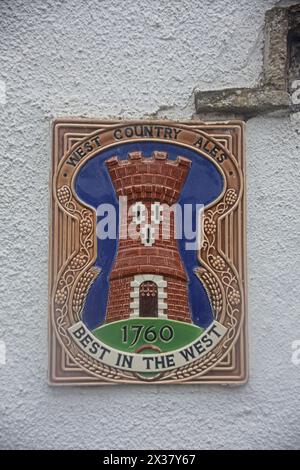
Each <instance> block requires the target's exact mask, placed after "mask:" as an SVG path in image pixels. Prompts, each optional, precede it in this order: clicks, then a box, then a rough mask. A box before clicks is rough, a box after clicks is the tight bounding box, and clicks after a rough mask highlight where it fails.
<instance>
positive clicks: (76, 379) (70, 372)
mask: <svg viewBox="0 0 300 470" xmlns="http://www.w3.org/2000/svg"><path fill="white" fill-rule="evenodd" d="M142 122H143V123H148V124H163V125H167V124H170V125H178V126H180V125H184V126H188V127H191V128H195V129H197V130H201V131H204V132H206V133H207V134H210V133H213V134H212V136H213V137H214V138H215V139H216V140H218V141H219V142H221V143H222V144H223V145H224V144H225V143H227V145H226V147H227V150H229V151H233V153H235V157H237V158H238V160H239V161H240V163H241V166H242V171H243V175H244V180H245V168H244V142H243V131H244V124H243V123H242V122H240V121H229V122H226V123H215V122H214V123H206V124H205V123H203V122H196V121H189V122H180V123H179V122H174V121H154V120H147V121H146V120H144V121H123V122H120V121H98V120H92V119H69V118H68V119H58V120H56V121H55V122H54V123H53V158H52V173H51V182H52V178H53V174H54V172H55V169H54V167H53V165H55V164H56V163H58V162H56V161H55V159H56V158H57V159H59V158H60V159H61V158H62V156H63V154H64V153H65V150H69V149H70V146H69V139H70V140H71V139H74V140H75V141H78V140H81V138H84V137H86V136H87V135H88V134H90V133H92V132H93V131H96V130H98V129H101V128H102V129H103V128H106V127H110V126H114V125H124V124H127V125H132V124H134V123H142ZM77 129H78V132H77ZM70 131H72V132H70ZM79 131H80V132H79ZM61 134H62V135H61ZM61 138H63V140H61ZM78 138H79V139H78ZM234 138H235V140H238V141H239V146H240V148H239V149H238V152H237V153H236V152H235V150H236V149H233V146H234V145H235V147H236V145H237V142H235V144H233V139H234ZM59 139H60V140H59ZM74 140H73V141H74ZM62 143H64V145H62ZM65 146H66V147H65ZM71 146H72V145H71ZM50 184H51V185H52V183H50ZM51 187H52V186H51ZM51 193H52V191H51ZM241 204H242V206H241V210H242V214H240V218H241V217H242V220H240V224H241V225H242V227H240V228H242V229H243V230H242V232H243V233H242V235H243V247H242V257H243V260H242V261H243V272H242V278H243V285H244V289H243V290H244V295H245V310H246V288H245V286H246V259H245V258H246V246H245V242H246V240H245V218H246V213H245V191H244V192H243V201H242V202H241ZM54 209H55V201H53V197H52V196H51V208H50V211H51V219H52V215H53V214H52V213H53V210H54ZM51 227H52V230H50V246H49V278H50V283H49V291H50V295H51V291H52V285H53V281H54V279H53V272H52V269H51V268H52V267H53V264H52V262H53V255H54V254H55V253H54V251H53V249H52V244H53V239H54V235H53V224H52V223H51ZM49 297H50V296H49ZM49 307H50V306H49ZM50 308H51V307H50ZM49 348H50V352H49V381H50V383H51V384H53V385H66V384H78V385H79V384H81V385H88V384H96V385H97V384H108V383H111V382H107V381H101V380H99V379H98V378H95V377H92V376H90V375H88V374H86V373H85V372H84V371H82V369H81V368H80V367H78V366H77V365H76V364H74V362H73V361H72V359H70V357H68V356H67V355H66V354H65V352H64V350H63V349H60V345H59V343H58V342H57V338H56V337H55V336H53V328H52V324H51V322H49ZM246 351H247V337H246V320H244V323H243V327H242V330H241V332H240V334H239V337H238V341H237V343H236V344H235V347H234V348H233V349H232V350H230V351H229V352H228V355H227V356H226V358H225V359H224V360H223V361H220V362H219V363H218V364H217V365H216V366H215V367H214V368H213V369H211V370H210V371H209V372H207V373H206V374H205V375H202V376H200V377H198V378H195V379H192V380H185V381H184V382H183V383H192V384H195V383H227V384H229V383H235V384H241V383H245V381H247V376H248V364H247V357H246ZM56 355H57V356H58V359H57V358H55V357H54V356H56ZM222 363H223V364H224V366H223V367H222ZM123 383H124V382H123ZM134 383H136V382H134ZM141 383H142V384H145V382H144V381H141ZM146 383H147V382H146ZM152 383H153V382H152ZM154 383H155V384H159V382H154ZM164 383H165V382H164ZM175 383H181V382H180V381H179V382H175Z"/></svg>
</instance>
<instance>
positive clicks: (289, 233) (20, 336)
mask: <svg viewBox="0 0 300 470" xmlns="http://www.w3.org/2000/svg"><path fill="white" fill-rule="evenodd" d="M275 3H276V2H275V1H273V0H265V1H263V0H252V1H251V2H249V0H216V1H214V2H212V1H210V0H205V1H199V0H151V1H146V0H144V1H135V0H129V1H126V2H125V1H117V0H114V1H113V0H110V1H109V0H105V1H96V0H88V1H86V0H66V1H62V0H61V1H59V0H57V1H55V0H47V1H43V0H32V1H25V0H23V1H21V0H1V2H0V63H1V67H0V79H1V80H2V82H0V84H2V85H1V87H2V88H1V90H2V94H1V96H0V98H1V99H0V121H1V124H0V149H1V154H0V162H1V170H0V178H1V182H0V191H1V196H0V219H1V232H0V254H1V259H0V266H1V275H0V289H1V291H0V292H1V296H0V301H1V305H0V342H1V341H2V342H3V341H5V345H6V351H7V358H6V365H3V364H1V363H0V413H1V415H0V447H1V448H14V447H17V448H43V447H46V448H57V447H59V448H78V447H79V448H149V447H150V448H165V447H168V448H173V449H176V448H216V447H217V448H228V447H229V448H251V449H253V448H268V447H271V448H295V447H299V446H300V424H299V423H300V411H299V392H300V365H299V366H296V365H293V364H292V362H291V355H292V349H291V343H292V341H293V340H295V339H300V308H299V307H300V294H299V278H300V276H299V274H300V272H299V261H300V259H299V232H300V225H299V218H300V211H299V146H300V137H299V134H300V125H298V128H297V126H296V125H295V124H294V125H292V124H291V123H290V121H289V119H288V118H284V119H283V118H271V117H264V118H262V117H260V118H254V119H251V120H249V121H248V123H247V129H246V132H247V143H248V149H247V160H248V207H249V209H248V213H249V217H248V219H249V220H248V248H249V250H248V251H249V317H250V366H251V367H250V374H251V375H250V381H249V383H248V384H247V385H245V386H243V387H239V388H228V387H221V386H171V387H157V386H153V387H143V386H142V387H133V386H128V387H124V386H120V387H113V388H112V387H104V388H50V387H49V386H48V385H47V382H46V376H47V374H46V370H47V282H48V281H47V276H48V272H47V263H48V261H47V250H48V198H49V194H48V174H49V165H50V131H49V123H50V121H51V119H52V118H53V117H56V116H62V115H63V116H66V115H69V116H83V115H84V116H97V117H103V118H105V117H112V116H113V117H116V116H118V117H124V116H126V117H144V116H149V115H150V114H152V115H156V116H158V117H161V116H166V117H171V118H173V117H174V118H179V117H181V116H184V117H186V118H188V117H191V116H192V113H193V103H192V100H191V96H192V91H193V88H194V87H195V86H199V87H201V88H202V89H210V88H213V87H214V88H217V87H220V86H227V87H228V86H233V85H238V86H243V85H249V86H251V85H253V84H254V83H255V82H256V81H257V80H258V78H259V76H260V73H261V66H262V46H263V34H262V28H263V21H264V12H265V10H266V9H268V8H270V7H272V6H273V5H274V4H275ZM277 3H278V2H277ZM283 3H284V2H283ZM4 85H5V86H6V103H4V96H3V89H4V88H3V87H4ZM164 107H167V109H166V110H165V111H164ZM1 344H2V351H3V343H1ZM2 362H3V360H2Z"/></svg>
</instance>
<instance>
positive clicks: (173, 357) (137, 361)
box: [69, 321, 227, 372]
mask: <svg viewBox="0 0 300 470" xmlns="http://www.w3.org/2000/svg"><path fill="white" fill-rule="evenodd" d="M226 332H227V328H226V327H225V326H224V325H222V324H221V323H219V322H217V321H214V322H213V323H211V325H210V326H209V327H208V328H206V330H205V331H204V332H203V333H202V334H201V335H200V336H199V337H198V338H197V339H196V340H194V341H193V342H192V343H189V344H188V345H187V346H184V347H183V348H181V349H176V350H175V351H170V352H163V353H159V354H142V353H141V354H132V353H128V352H124V351H120V350H117V349H114V348H111V347H110V346H108V345H107V344H105V343H103V342H102V341H99V340H98V339H97V338H96V337H95V336H94V335H93V334H92V333H91V331H90V330H89V329H88V328H87V327H86V326H85V324H84V323H82V322H81V321H80V322H78V323H76V324H75V325H72V326H71V327H70V328H69V333H70V334H71V336H72V338H73V340H74V341H75V342H76V344H77V345H78V346H79V347H80V348H81V349H82V350H83V351H84V352H85V353H87V354H88V355H89V356H91V357H92V358H93V359H96V360H97V361H99V362H101V363H102V364H105V365H107V366H112V367H117V368H119V369H123V370H129V371H132V372H163V371H165V370H171V369H174V368H177V367H181V366H185V365H187V364H190V363H191V362H193V361H196V360H197V359H199V358H201V357H203V356H204V355H206V354H207V353H208V352H210V351H212V350H213V349H214V348H215V347H216V346H217V344H218V343H219V342H220V341H221V339H222V338H223V337H224V335H225V334H226Z"/></svg>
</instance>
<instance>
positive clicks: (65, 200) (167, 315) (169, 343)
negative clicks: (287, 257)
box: [49, 119, 247, 385]
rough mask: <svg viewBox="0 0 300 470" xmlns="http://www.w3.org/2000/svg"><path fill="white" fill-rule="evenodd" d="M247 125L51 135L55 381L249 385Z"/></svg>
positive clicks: (159, 124)
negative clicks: (245, 132) (246, 217)
mask: <svg viewBox="0 0 300 470" xmlns="http://www.w3.org/2000/svg"><path fill="white" fill-rule="evenodd" d="M243 132H244V125H243V123H242V122H239V121H232V122H226V123H203V122H196V121H190V122H182V123H179V122H172V121H153V120H148V121H97V120H90V119H75V120H72V119H67V120H64V119H61V120H56V121H55V122H54V124H53V153H52V174H51V227H50V257H49V274H50V285H49V290H50V294H49V296H50V305H49V320H50V321H49V380H50V383H51V384H53V385H60V384H61V385H66V384H70V385H72V384H78V385H81V384H86V385H93V384H95V385H100V384H116V383H132V384H172V383H174V384H178V383H182V384H184V383H193V384H196V383H236V384H238V383H244V382H245V381H246V380H247V340H246V319H245V314H246V254H245V179H244V178H245V177H244V170H245V162H244V137H243Z"/></svg>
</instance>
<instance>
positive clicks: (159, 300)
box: [106, 152, 191, 322]
mask: <svg viewBox="0 0 300 470" xmlns="http://www.w3.org/2000/svg"><path fill="white" fill-rule="evenodd" d="M167 157H168V155H167V153H165V152H154V153H153V155H152V156H151V157H150V158H148V157H143V155H142V153H141V152H132V153H129V154H128V159H127V160H118V158H117V157H113V158H110V159H109V160H107V162H106V165H107V168H108V171H109V174H110V177H111V180H112V182H113V185H114V188H115V191H116V193H117V196H118V197H120V196H127V204H128V208H129V207H130V208H131V209H130V210H129V211H128V215H126V216H125V223H126V222H127V226H128V227H129V226H130V225H131V226H132V227H134V228H135V233H136V234H137V235H136V237H135V239H132V238H130V237H127V238H126V239H125V238H124V239H123V238H120V240H119V244H118V251H117V255H116V258H115V261H114V265H113V269H112V271H111V274H110V288H109V297H108V304H107V311H106V322H112V321H117V320H124V319H128V318H138V317H157V318H165V319H166V318H168V319H172V320H179V321H184V322H191V316H190V310H189V304H188V293H187V276H186V272H185V270H184V267H183V264H182V261H181V258H180V255H179V251H178V245H177V240H176V239H175V237H174V223H175V221H174V213H173V211H170V212H169V214H170V215H169V216H167V218H168V220H169V227H170V230H169V233H170V236H169V237H168V239H166V226H165V224H164V220H163V217H165V212H163V205H168V206H171V205H172V204H174V203H175V202H176V201H177V200H178V198H179V195H180V191H181V189H182V187H183V184H184V182H185V179H186V177H187V175H188V172H189V170H190V166H191V161H190V160H188V159H187V158H184V157H177V160H168V158H167ZM126 219H127V220H126ZM123 225H124V220H123Z"/></svg>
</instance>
